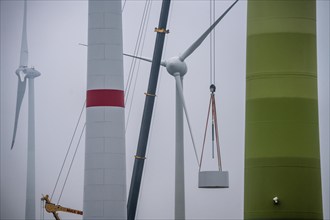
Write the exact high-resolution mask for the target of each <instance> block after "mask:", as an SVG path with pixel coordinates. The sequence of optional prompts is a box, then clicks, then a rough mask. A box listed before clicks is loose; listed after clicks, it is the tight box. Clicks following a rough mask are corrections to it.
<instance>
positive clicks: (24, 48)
mask: <svg viewBox="0 0 330 220" xmlns="http://www.w3.org/2000/svg"><path fill="white" fill-rule="evenodd" d="M28 53H29V52H28V44H27V32H26V0H25V1H24V17H23V31H22V42H21V55H20V62H19V65H20V67H22V66H27V65H28Z"/></svg>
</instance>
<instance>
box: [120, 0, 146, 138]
mask: <svg viewBox="0 0 330 220" xmlns="http://www.w3.org/2000/svg"><path fill="white" fill-rule="evenodd" d="M151 4H152V2H151ZM151 4H149V8H148V12H147V17H146V19H145V21H146V23H145V24H144V28H143V33H142V35H141V37H143V40H142V46H141V51H140V52H138V53H139V54H140V55H141V54H142V51H143V48H144V43H145V39H146V31H145V30H146V28H147V27H148V24H149V17H150V11H151V10H150V8H151ZM134 60H136V59H134ZM140 63H141V60H138V66H137V70H136V76H135V80H134V85H133V91H132V92H133V94H132V97H131V100H130V104H129V107H128V113H127V117H126V124H125V133H126V130H127V127H128V122H129V119H130V115H131V110H132V105H133V100H134V94H135V89H136V84H137V79H138V75H139V70H140ZM132 72H133V71H132ZM128 93H129V92H128ZM127 101H128V97H127V99H126V100H125V105H126V102H127Z"/></svg>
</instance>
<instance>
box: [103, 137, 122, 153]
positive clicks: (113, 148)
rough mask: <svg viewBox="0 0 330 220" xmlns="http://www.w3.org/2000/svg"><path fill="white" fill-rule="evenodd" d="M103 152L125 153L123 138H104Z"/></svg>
mask: <svg viewBox="0 0 330 220" xmlns="http://www.w3.org/2000/svg"><path fill="white" fill-rule="evenodd" d="M104 141H105V145H104V152H106V153H114V154H125V151H126V149H125V138H124V137H122V138H105V139H104Z"/></svg>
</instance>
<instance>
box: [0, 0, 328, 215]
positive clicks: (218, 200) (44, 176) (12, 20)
mask: <svg viewBox="0 0 330 220" xmlns="http://www.w3.org/2000/svg"><path fill="white" fill-rule="evenodd" d="M87 3H88V2H87V1H28V20H27V30H28V45H29V65H30V66H34V67H35V68H36V69H37V70H39V71H40V72H41V74H42V75H41V76H40V77H38V78H37V79H35V94H36V98H35V103H36V108H35V110H36V167H37V169H36V178H37V180H36V183H37V184H36V193H37V195H36V196H37V198H39V196H41V194H42V193H43V194H51V193H52V191H53V188H54V185H55V182H56V179H57V175H58V172H59V170H60V168H61V165H62V161H63V159H64V156H65V153H66V150H67V148H68V145H69V143H70V139H71V136H72V134H73V131H74V128H75V125H76V122H77V120H78V116H79V113H80V111H81V108H82V106H83V103H84V99H85V91H86V69H87V68H86V67H87V48H86V47H84V46H80V45H78V44H79V43H87V19H88V13H87V12H88V5H87ZM230 3H231V2H230V1H217V3H216V15H217V16H219V15H220V14H221V13H222V12H223V11H224V10H225V9H226V8H227V7H228V6H229V5H230ZM144 4H145V2H144V1H142V0H141V1H129V0H127V2H126V6H125V10H124V12H123V34H124V51H125V52H127V53H132V52H133V51H134V46H135V41H136V37H137V34H138V31H139V25H140V20H141V16H142V13H143V7H144ZM329 4H330V3H329V1H317V16H318V17H317V19H318V26H317V28H318V39H317V40H318V74H319V77H318V82H319V113H320V142H321V162H322V184H323V207H324V217H325V219H329V218H330V214H329V207H330V206H329V50H330V47H329V11H330V6H329ZM160 5H161V1H153V2H152V9H151V14H150V19H149V23H148V28H147V33H146V40H145V44H144V46H145V47H144V49H143V53H142V54H143V56H146V57H151V56H152V53H153V47H154V39H155V36H156V35H155V33H154V32H153V29H154V28H155V27H156V26H157V25H158V19H159V11H160ZM246 5H247V2H246V1H240V2H239V3H238V4H237V5H236V6H235V7H234V8H233V9H232V11H230V12H229V13H228V15H227V16H226V17H225V18H224V19H223V21H221V23H220V24H219V25H218V26H217V28H216V36H217V40H216V60H217V65H216V74H217V75H216V86H217V92H216V102H217V110H218V117H219V124H220V142H221V143H220V144H221V150H222V151H221V153H222V163H223V169H224V170H228V171H229V175H230V188H229V189H217V190H202V189H198V188H197V175H198V166H197V164H196V159H195V157H194V151H193V148H192V143H191V140H190V137H189V133H188V130H187V127H185V129H186V132H185V157H186V161H185V170H186V177H185V178H186V179H185V181H186V217H187V219H219V218H222V219H241V218H242V217H243V184H244V176H243V170H244V166H243V165H244V112H245V46H246ZM0 6H1V11H0V15H1V19H0V20H1V30H0V34H1V38H0V40H1V41H0V42H1V47H0V48H1V54H0V68H1V74H0V85H1V87H0V91H1V96H0V100H1V106H0V110H1V112H0V113H1V118H0V119H1V132H0V134H1V137H0V140H1V151H0V153H1V154H0V156H1V161H0V162H1V168H0V169H1V176H0V177H1V185H0V190H1V191H0V193H1V194H0V195H1V201H0V218H1V219H10V218H11V219H22V218H23V216H24V207H25V182H26V145H27V144H26V143H27V96H26V97H25V99H24V101H23V105H22V108H21V115H20V121H19V125H18V131H17V142H16V145H15V147H14V149H13V150H12V151H10V143H11V138H12V132H13V123H14V112H15V104H16V89H17V76H16V75H15V73H14V72H15V70H16V69H17V67H18V63H19V53H20V44H21V32H22V18H23V1H6V0H1V1H0ZM208 25H209V2H208V1H193V0H190V1H188V0H186V1H183V0H182V1H172V4H171V12H170V19H169V25H168V28H169V29H170V34H168V35H167V43H166V49H165V52H164V55H163V57H164V58H165V59H166V58H169V57H171V56H174V55H178V54H179V53H181V52H183V51H184V50H185V49H186V48H187V47H188V46H189V45H190V44H191V43H192V42H193V41H194V40H195V39H197V38H198V37H199V36H200V35H201V34H202V33H203V32H204V31H205V29H206V28H207V27H208ZM186 62H187V65H188V73H187V74H186V76H185V79H184V92H185V95H186V97H185V98H186V104H187V107H188V108H189V114H190V119H191V121H192V126H193V132H194V135H195V139H196V143H197V148H198V152H200V150H201V144H202V139H203V132H204V124H205V120H206V114H207V107H208V106H207V105H208V101H209V89H208V87H209V84H210V79H209V75H210V74H209V72H210V70H209V40H208V39H207V40H206V41H205V42H204V43H203V44H202V46H201V47H200V48H198V49H197V50H196V51H195V52H194V54H193V55H191V56H190V57H189V58H188V59H187V60H186ZM130 63H131V59H130V58H125V59H124V65H125V68H124V71H125V79H126V78H127V74H128V71H129V65H130ZM149 72H150V64H149V63H144V62H141V63H140V68H139V76H138V79H137V81H136V89H135V91H134V100H133V103H132V110H131V115H130V120H129V124H128V127H127V133H126V135H127V141H126V152H127V180H128V182H127V187H128V188H129V184H130V178H131V172H132V167H133V161H134V160H133V159H134V155H135V153H136V152H135V149H136V145H137V140H138V135H139V129H140V121H141V117H142V111H143V104H144V97H145V96H144V94H143V93H144V92H145V91H146V89H147V82H148V78H149V76H148V74H149ZM158 85H159V90H158V93H157V99H156V100H157V102H156V107H155V114H154V115H153V123H152V131H151V134H150V139H149V145H148V151H147V160H146V165H145V170H144V171H145V172H144V176H143V180H142V184H143V185H142V191H141V194H140V200H139V205H138V212H137V217H138V218H139V219H171V218H173V215H174V202H173V201H174V111H175V109H174V104H175V102H174V100H175V82H174V79H173V77H172V76H170V75H169V74H168V73H167V72H166V71H165V70H164V69H161V73H160V79H159V83H158ZM132 87H133V86H132ZM132 93H133V91H131V94H132ZM128 102H130V100H129V101H128ZM129 107H130V104H129V103H127V108H126V111H127V112H128V110H129ZM83 120H84V119H83ZM82 125H83V123H81V124H80V126H79V128H78V134H77V137H76V139H75V141H74V144H73V146H72V148H75V146H76V143H77V141H78V137H79V134H80V131H81V128H82ZM185 126H186V125H185ZM72 154H73V151H72V152H71V153H70V155H72ZM70 155H69V156H70ZM204 160H207V161H209V163H208V164H205V165H206V166H205V168H211V167H212V166H213V165H214V164H213V163H212V161H211V154H209V155H206V157H205V158H204ZM66 169H67V167H66ZM83 169H84V138H83V140H82V142H81V145H80V147H79V149H78V153H77V156H76V159H75V162H74V164H73V167H72V171H71V175H70V177H69V179H68V181H67V184H66V188H65V190H64V192H63V195H62V198H61V202H60V204H61V205H63V206H68V207H71V208H77V209H82V201H83V199H82V198H83ZM62 183H63V181H61V182H60V184H59V185H60V186H62ZM60 188H61V187H60ZM59 195H60V189H58V191H56V192H55V194H54V202H57V199H58V197H59ZM37 208H38V210H37V216H38V217H39V211H40V210H39V206H38V204H37ZM61 216H63V217H65V218H68V219H70V218H71V219H75V218H77V216H73V215H69V214H61ZM45 218H46V219H53V217H52V216H51V215H48V214H45Z"/></svg>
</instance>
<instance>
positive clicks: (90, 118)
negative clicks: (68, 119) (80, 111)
mask: <svg viewBox="0 0 330 220" xmlns="http://www.w3.org/2000/svg"><path fill="white" fill-rule="evenodd" d="M107 108H109V107H102V106H101V107H93V108H87V110H86V123H93V122H104V121H105V109H107Z"/></svg>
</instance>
